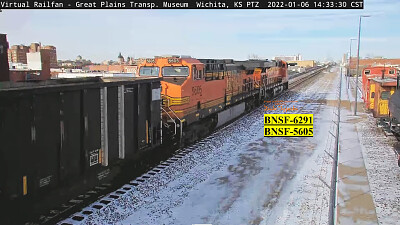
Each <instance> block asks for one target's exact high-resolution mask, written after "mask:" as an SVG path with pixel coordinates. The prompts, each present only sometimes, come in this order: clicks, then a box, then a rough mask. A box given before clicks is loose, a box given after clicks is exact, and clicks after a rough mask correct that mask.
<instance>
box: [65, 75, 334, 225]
mask: <svg viewBox="0 0 400 225" xmlns="http://www.w3.org/2000/svg"><path fill="white" fill-rule="evenodd" d="M337 78H338V76H337V69H336V70H334V71H332V73H322V74H321V75H320V76H318V78H316V79H314V80H312V82H307V84H305V85H304V87H301V88H296V89H294V90H293V91H291V92H289V93H288V94H285V97H282V98H284V100H288V101H297V102H293V103H291V104H293V105H295V106H296V107H297V108H299V109H300V110H299V111H297V112H294V113H313V114H314V137H308V138H303V137H287V138H283V137H275V138H273V137H271V138H266V137H264V136H263V114H264V113H265V111H264V109H263V108H259V109H257V110H255V111H253V112H252V113H250V114H248V115H246V116H244V117H242V118H241V119H239V120H237V121H236V122H234V123H232V124H231V125H229V126H227V127H226V128H224V129H222V130H219V131H218V132H216V133H214V134H212V135H211V136H210V137H209V138H207V139H206V140H204V141H202V142H201V144H199V145H198V147H196V149H194V150H193V151H192V152H190V153H189V154H187V155H185V156H184V157H183V158H182V159H180V160H179V161H177V162H175V163H173V164H172V165H170V166H168V167H167V168H166V169H164V170H162V171H161V172H160V173H158V174H156V175H154V176H151V177H150V178H149V179H146V180H145V181H144V182H143V183H141V184H140V185H139V186H137V187H134V188H133V189H132V190H130V191H127V193H126V194H124V195H122V197H121V198H119V199H118V200H114V201H112V203H110V204H108V205H107V206H105V207H104V208H102V209H101V210H98V211H97V212H95V213H93V214H92V215H90V216H88V217H87V219H84V220H83V221H82V222H81V223H82V224H195V223H198V224H199V223H211V224H214V225H215V224H326V223H327V220H328V208H327V206H328V201H329V188H328V187H327V186H325V184H324V182H326V183H330V174H331V167H332V160H331V159H330V158H329V156H328V155H327V154H326V153H325V150H326V151H332V150H333V148H332V145H333V143H334V140H333V138H329V137H331V136H330V135H329V131H331V132H334V130H332V119H333V113H332V111H333V110H334V107H336V104H334V101H333V100H334V99H336V89H337V85H336V83H337ZM287 107H289V105H287ZM277 113H280V112H277ZM282 113H283V112H282ZM89 208H90V207H89ZM66 222H72V221H71V220H68V221H66ZM74 223H76V221H75V222H74Z"/></svg>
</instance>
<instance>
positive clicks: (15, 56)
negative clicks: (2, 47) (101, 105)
mask: <svg viewBox="0 0 400 225" xmlns="http://www.w3.org/2000/svg"><path fill="white" fill-rule="evenodd" d="M41 51H47V52H48V53H47V54H49V56H50V66H51V67H52V68H56V67H57V51H56V47H54V46H51V45H47V46H41V44H40V43H31V44H30V46H25V45H13V46H11V48H10V49H9V50H8V61H9V62H13V63H23V64H27V63H28V62H27V56H26V54H27V53H36V52H41Z"/></svg>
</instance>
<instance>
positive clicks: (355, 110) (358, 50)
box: [354, 15, 370, 116]
mask: <svg viewBox="0 0 400 225" xmlns="http://www.w3.org/2000/svg"><path fill="white" fill-rule="evenodd" d="M362 17H370V16H369V15H364V16H360V21H359V23H358V47H357V70H356V71H357V73H356V94H355V95H356V96H355V97H356V99H355V105H354V115H355V116H357V92H358V90H357V89H358V70H359V68H360V36H361V18H362Z"/></svg>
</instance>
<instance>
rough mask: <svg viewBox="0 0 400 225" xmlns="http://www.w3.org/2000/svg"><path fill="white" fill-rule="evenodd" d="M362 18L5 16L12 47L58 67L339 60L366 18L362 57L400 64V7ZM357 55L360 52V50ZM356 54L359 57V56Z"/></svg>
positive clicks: (373, 3) (293, 13) (262, 13)
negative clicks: (149, 60) (68, 63)
mask: <svg viewBox="0 0 400 225" xmlns="http://www.w3.org/2000/svg"><path fill="white" fill-rule="evenodd" d="M364 5H365V7H364V8H365V9H364V10H312V9H308V10H276V9H275V10H165V9H164V10H130V9H126V10H3V12H0V33H6V34H7V37H8V41H9V43H10V45H15V44H26V45H28V44H30V43H31V42H41V43H42V44H44V45H54V46H56V47H57V57H58V59H75V58H76V56H77V55H82V57H83V58H86V59H90V60H92V61H94V62H101V61H103V60H106V59H112V60H117V56H118V54H119V52H122V55H123V56H125V57H127V56H133V57H135V58H137V57H152V56H154V55H162V54H179V55H191V56H192V57H196V58H234V59H246V58H247V57H248V55H249V54H255V55H258V56H259V57H263V58H269V59H271V58H272V57H273V56H277V55H294V54H298V53H300V54H302V55H303V58H304V59H316V60H324V59H335V60H336V59H340V58H341V57H342V55H343V54H344V53H345V52H348V51H349V39H350V38H354V37H357V33H358V17H359V15H371V16H372V17H371V18H364V19H363V24H362V36H361V56H363V57H365V56H384V57H387V58H394V57H397V58H400V44H399V43H400V29H399V28H400V26H399V25H400V17H399V16H400V14H399V12H400V11H399V10H400V1H398V0H365V3H364ZM353 43H354V45H353V50H356V42H354V41H353ZM355 52H356V51H353V53H355Z"/></svg>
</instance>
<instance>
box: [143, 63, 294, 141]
mask: <svg viewBox="0 0 400 225" xmlns="http://www.w3.org/2000/svg"><path fill="white" fill-rule="evenodd" d="M287 68H288V64H287V63H286V62H285V61H281V60H277V61H268V60H247V61H234V60H232V59H223V60H218V59H194V58H191V57H177V56H175V57H174V56H170V57H156V58H154V59H146V60H144V61H143V62H142V63H140V64H139V76H141V77H144V76H145V77H161V78H162V81H161V86H162V88H161V90H162V92H161V96H162V98H163V108H162V111H163V112H162V121H163V124H164V127H165V128H167V129H165V130H166V132H167V136H168V137H169V136H173V137H176V138H178V139H179V140H180V141H182V142H184V143H188V142H189V143H190V142H192V141H194V140H196V139H198V138H201V137H203V136H204V135H206V134H207V133H209V131H210V130H212V129H215V128H218V127H220V126H222V125H224V124H225V123H227V122H229V121H230V120H232V119H234V118H236V117H238V116H239V115H241V114H243V113H244V112H245V111H247V110H250V109H252V108H254V107H255V106H257V105H259V104H260V103H261V102H262V101H263V100H264V99H266V98H270V97H272V96H275V95H276V94H278V93H280V92H282V91H283V90H285V89H287V88H288V70H287Z"/></svg>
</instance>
